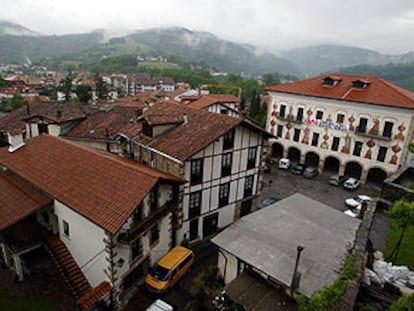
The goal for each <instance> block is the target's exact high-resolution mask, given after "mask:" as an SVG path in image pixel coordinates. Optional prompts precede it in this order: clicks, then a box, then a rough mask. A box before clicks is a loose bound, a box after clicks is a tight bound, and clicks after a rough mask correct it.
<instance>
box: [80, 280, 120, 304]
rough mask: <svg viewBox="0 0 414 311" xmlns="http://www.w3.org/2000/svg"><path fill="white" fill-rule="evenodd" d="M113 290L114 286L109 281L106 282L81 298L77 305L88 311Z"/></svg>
mask: <svg viewBox="0 0 414 311" xmlns="http://www.w3.org/2000/svg"><path fill="white" fill-rule="evenodd" d="M111 289H112V285H111V284H110V283H109V282H108V281H104V282H102V283H101V284H99V285H98V286H96V287H95V288H93V289H91V290H90V291H88V292H87V293H86V294H85V295H83V296H82V297H81V298H79V299H78V301H76V303H77V304H78V305H79V306H81V308H82V309H83V310H88V309H89V308H90V307H92V306H93V305H95V304H96V303H97V302H98V301H100V300H101V299H102V298H103V297H104V296H105V295H106V294H108V293H109V292H110V291H111Z"/></svg>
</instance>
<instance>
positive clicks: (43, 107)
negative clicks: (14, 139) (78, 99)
mask: <svg viewBox="0 0 414 311" xmlns="http://www.w3.org/2000/svg"><path fill="white" fill-rule="evenodd" d="M29 112H30V114H29ZM94 112H95V111H94V110H92V109H91V108H90V107H89V106H86V105H81V104H77V103H60V102H33V103H31V104H29V105H28V106H23V107H20V108H19V109H17V110H14V111H12V112H10V113H8V114H7V115H6V116H4V117H3V118H1V119H0V132H14V133H18V132H22V131H23V130H24V128H25V121H24V120H26V119H29V118H32V117H43V118H46V119H49V120H52V121H54V122H57V123H60V122H67V121H71V120H78V119H82V118H86V116H87V115H89V114H92V113H94Z"/></svg>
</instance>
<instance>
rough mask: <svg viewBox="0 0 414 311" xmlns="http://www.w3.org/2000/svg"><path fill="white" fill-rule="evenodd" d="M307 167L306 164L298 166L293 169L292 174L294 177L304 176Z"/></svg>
mask: <svg viewBox="0 0 414 311" xmlns="http://www.w3.org/2000/svg"><path fill="white" fill-rule="evenodd" d="M306 167H307V166H306V164H296V165H295V166H294V167H292V169H291V170H290V172H291V173H292V174H294V175H302V174H303V172H304V171H305V169H306Z"/></svg>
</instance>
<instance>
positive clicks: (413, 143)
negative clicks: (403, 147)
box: [408, 141, 414, 153]
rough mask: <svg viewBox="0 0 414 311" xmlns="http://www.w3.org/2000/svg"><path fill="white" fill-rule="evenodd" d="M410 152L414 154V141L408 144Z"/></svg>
mask: <svg viewBox="0 0 414 311" xmlns="http://www.w3.org/2000/svg"><path fill="white" fill-rule="evenodd" d="M408 151H410V152H411V153H414V141H410V142H409V143H408Z"/></svg>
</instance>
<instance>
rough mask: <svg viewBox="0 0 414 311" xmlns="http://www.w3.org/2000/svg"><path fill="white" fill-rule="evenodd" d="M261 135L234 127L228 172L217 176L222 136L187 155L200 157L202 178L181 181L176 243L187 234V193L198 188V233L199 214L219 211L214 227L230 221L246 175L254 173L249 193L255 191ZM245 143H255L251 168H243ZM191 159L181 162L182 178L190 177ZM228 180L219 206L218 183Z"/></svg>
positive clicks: (201, 231)
mask: <svg viewBox="0 0 414 311" xmlns="http://www.w3.org/2000/svg"><path fill="white" fill-rule="evenodd" d="M260 144H261V135H259V134H258V133H256V132H253V131H252V130H249V129H247V128H244V127H242V126H238V127H236V129H235V138H234V147H233V149H231V150H229V151H228V152H232V169H231V175H230V176H226V177H221V167H222V154H223V153H227V151H223V136H222V137H220V138H219V139H218V140H216V141H214V142H213V143H211V144H209V145H208V146H207V147H206V148H204V149H203V150H201V151H200V152H198V153H197V154H195V155H194V156H193V157H192V158H191V159H200V158H202V159H204V160H203V182H202V183H201V184H197V185H191V184H190V183H186V184H185V185H184V197H183V216H184V217H183V219H184V223H183V226H182V228H181V229H180V230H179V231H178V233H177V242H178V243H180V242H181V241H182V239H183V238H184V234H186V237H187V238H188V237H189V221H190V219H189V201H190V200H189V199H190V193H193V192H196V191H202V204H201V213H200V216H199V222H198V224H199V225H198V232H199V236H200V237H202V233H203V221H202V220H203V218H204V217H206V216H208V215H211V214H213V213H214V212H219V215H218V227H220V228H223V227H226V226H228V225H230V224H231V223H233V221H234V217H235V208H236V204H237V202H238V201H240V200H242V199H243V198H244V183H245V178H246V176H250V175H253V176H254V184H253V193H252V195H255V194H256V184H257V180H258V174H259V165H260V160H261V154H262V146H261V145H260ZM249 147H257V150H256V165H255V167H254V168H252V169H247V162H248V161H247V159H248V150H249ZM191 159H190V160H188V161H186V162H185V163H184V172H185V175H184V179H186V180H188V181H190V180H191V178H190V177H191ZM227 182H229V183H230V192H229V204H228V205H227V206H225V207H221V208H219V187H220V185H221V184H224V183H227Z"/></svg>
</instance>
